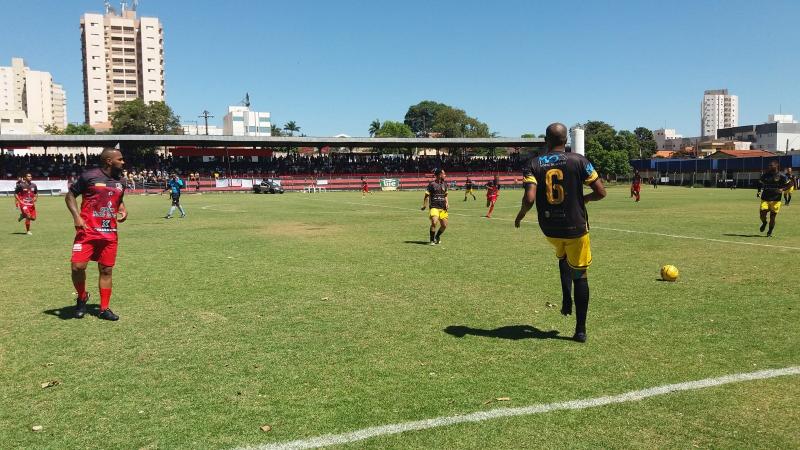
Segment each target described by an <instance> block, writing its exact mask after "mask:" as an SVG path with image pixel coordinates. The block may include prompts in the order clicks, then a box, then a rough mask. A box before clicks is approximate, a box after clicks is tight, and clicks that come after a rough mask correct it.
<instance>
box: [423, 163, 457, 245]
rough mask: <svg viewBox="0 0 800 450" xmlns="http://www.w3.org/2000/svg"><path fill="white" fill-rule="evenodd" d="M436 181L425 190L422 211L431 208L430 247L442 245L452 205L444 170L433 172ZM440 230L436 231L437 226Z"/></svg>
mask: <svg viewBox="0 0 800 450" xmlns="http://www.w3.org/2000/svg"><path fill="white" fill-rule="evenodd" d="M433 175H434V176H435V177H436V179H435V180H433V181H431V182H430V183H428V188H427V189H426V190H425V198H423V199H422V210H423V211H425V208H426V207H428V206H430V214H429V215H428V216H429V218H430V220H431V228H430V238H431V243H430V245H436V244H440V243H441V237H442V233H444V230H445V229H446V228H447V210H448V209H449V206H450V203H449V201H448V200H447V183H446V182H445V181H444V178H445V175H446V174H445V173H444V170H442V169H436V170H434V171H433ZM437 225H438V226H439V230H438V231H437V230H436V226H437Z"/></svg>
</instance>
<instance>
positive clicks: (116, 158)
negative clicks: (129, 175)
mask: <svg viewBox="0 0 800 450" xmlns="http://www.w3.org/2000/svg"><path fill="white" fill-rule="evenodd" d="M124 165H125V160H124V159H122V152H120V151H119V150H117V149H115V148H106V149H103V151H102V152H100V167H101V168H102V169H103V170H107V171H110V172H107V173H110V174H112V175H114V176H118V175H119V174H121V173H122V166H124Z"/></svg>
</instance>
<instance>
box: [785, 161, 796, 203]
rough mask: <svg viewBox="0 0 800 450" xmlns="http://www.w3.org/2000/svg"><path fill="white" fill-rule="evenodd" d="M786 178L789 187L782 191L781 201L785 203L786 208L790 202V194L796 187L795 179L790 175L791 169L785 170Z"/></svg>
mask: <svg viewBox="0 0 800 450" xmlns="http://www.w3.org/2000/svg"><path fill="white" fill-rule="evenodd" d="M786 178H787V179H788V180H789V187H788V188H787V189H786V190H785V191H783V201H784V203H786V206H789V203H791V202H792V192H794V189H795V186H797V177H795V176H794V174H793V173H792V168H791V167H787V168H786Z"/></svg>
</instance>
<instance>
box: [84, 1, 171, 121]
mask: <svg viewBox="0 0 800 450" xmlns="http://www.w3.org/2000/svg"><path fill="white" fill-rule="evenodd" d="M136 3H137V2H136V1H134V3H133V6H131V7H128V5H127V3H126V2H125V1H123V2H122V6H121V8H120V11H119V12H118V11H116V10H115V9H114V8H113V7H112V6H111V4H110V3H109V2H108V1H106V11H105V14H92V13H87V14H84V15H83V16H82V17H81V45H82V48H83V101H84V111H85V114H86V123H88V124H90V125H96V124H105V123H107V122H109V121H110V118H111V113H113V112H114V111H115V110H116V109H117V107H118V106H119V105H120V104H122V103H124V102H128V101H131V100H134V99H137V98H140V99H142V100H144V102H145V103H149V102H153V101H164V32H163V28H162V26H161V22H159V20H158V18H155V17H141V18H137V17H136Z"/></svg>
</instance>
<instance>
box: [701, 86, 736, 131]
mask: <svg viewBox="0 0 800 450" xmlns="http://www.w3.org/2000/svg"><path fill="white" fill-rule="evenodd" d="M738 124H739V97H738V96H736V95H729V94H728V90H727V89H715V90H710V91H705V93H704V94H703V102H702V103H701V104H700V134H701V136H702V137H703V138H710V139H716V138H717V130H719V129H720V128H731V127H735V126H737V125H738Z"/></svg>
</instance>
